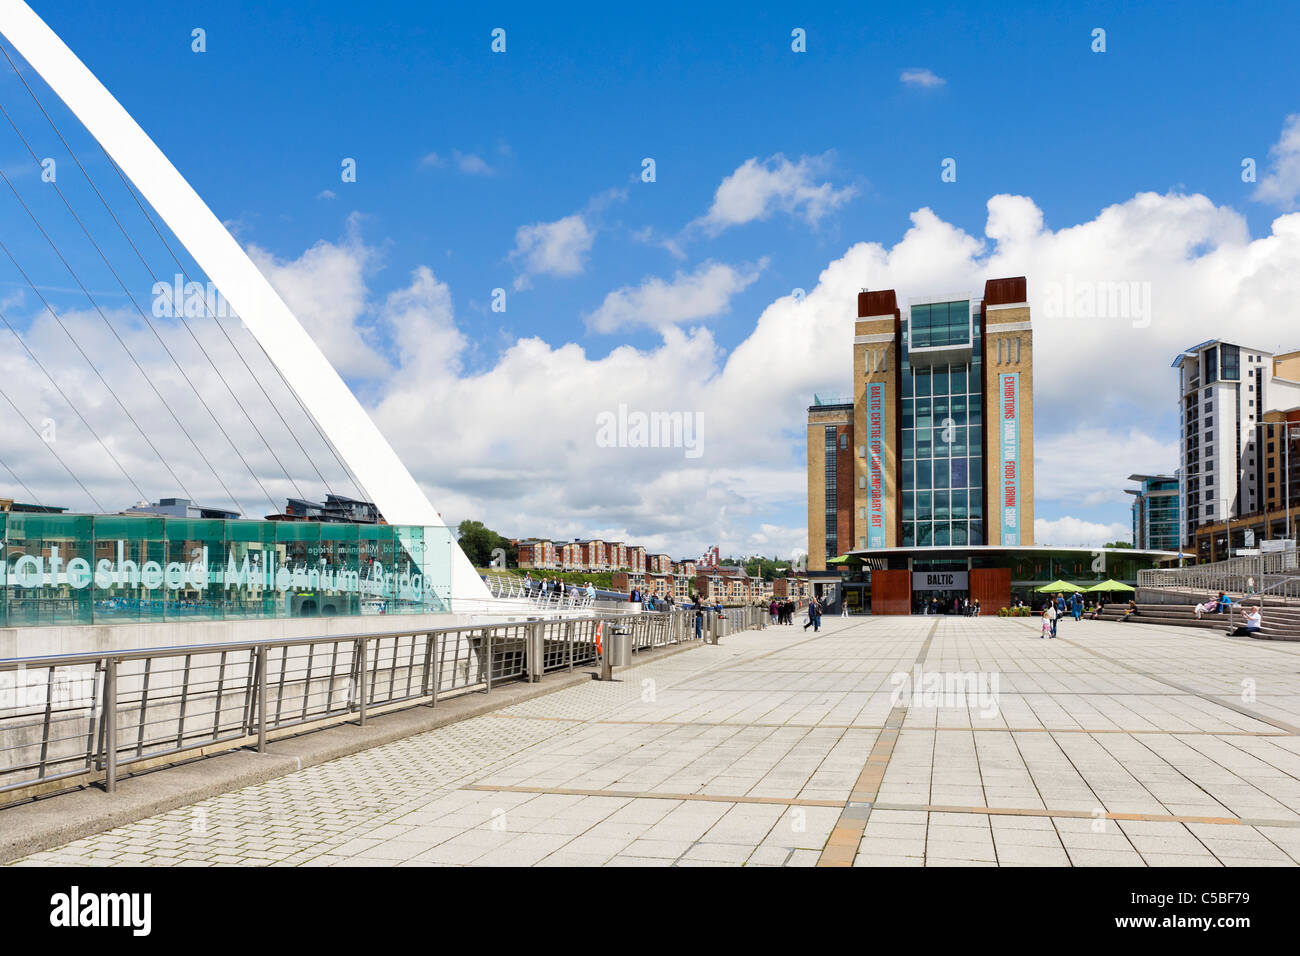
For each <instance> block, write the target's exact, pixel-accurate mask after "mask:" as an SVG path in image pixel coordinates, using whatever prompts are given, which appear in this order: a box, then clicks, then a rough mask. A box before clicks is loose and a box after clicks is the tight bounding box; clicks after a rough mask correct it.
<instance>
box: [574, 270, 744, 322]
mask: <svg viewBox="0 0 1300 956" xmlns="http://www.w3.org/2000/svg"><path fill="white" fill-rule="evenodd" d="M764 265H765V263H759V264H758V265H757V266H755V267H753V268H745V269H737V268H734V267H732V266H729V265H724V264H723V263H720V262H706V263H704V264H703V265H701V266H699V267H698V268H697V269H696V270H695V271H694V272H689V273H683V272H678V273H677V274H676V275H674V276H673V278H672V279H671V280H668V281H665V280H664V279H661V278H659V277H658V276H651V277H649V278H647V279H645V280H643V281H642V283H641V284H640V285H638V286H624V287H623V288H621V289H617V290H615V291H613V292H611V293H609V295H607V296H605V301H604V302H602V303H601V305H600V308H598V309H596V311H595V312H593V313H591V315H589V316H587V326H588V328H591V329H594V330H595V331H597V332H615V331H618V330H619V329H631V328H635V327H638V326H648V327H650V328H662V327H664V326H669V325H677V324H679V323H682V322H692V321H695V320H698V319H706V318H709V317H710V316H714V315H718V314H720V313H722V312H725V311H727V309H728V308H729V307H730V304H731V299H732V297H733V296H734V295H736V293H738V292H741V291H743V290H744V289H746V288H748V287H749V286H750V285H752V284H753V283H754V282H755V280H757V279H758V276H759V273H760V272H761V271H762V269H763V266H764Z"/></svg>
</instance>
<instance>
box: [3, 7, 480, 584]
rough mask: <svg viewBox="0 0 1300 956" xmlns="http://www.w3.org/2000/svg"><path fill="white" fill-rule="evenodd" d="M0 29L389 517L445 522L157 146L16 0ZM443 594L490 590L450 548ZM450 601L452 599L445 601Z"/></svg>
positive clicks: (254, 268)
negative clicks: (155, 217) (188, 258)
mask: <svg viewBox="0 0 1300 956" xmlns="http://www.w3.org/2000/svg"><path fill="white" fill-rule="evenodd" d="M0 33H2V34H4V36H5V38H6V39H8V41H9V42H10V43H11V44H12V45H13V46H14V48H15V49H16V50H17V51H18V52H19V53H20V54H21V55H22V56H23V58H24V59H25V60H26V61H27V62H28V64H29V65H30V66H31V67H32V69H33V70H35V71H36V73H38V74H39V75H40V77H41V79H42V80H44V81H45V83H46V84H47V85H48V86H49V88H50V89H51V90H53V91H54V93H55V94H56V95H57V96H58V97H59V99H61V100H62V101H63V102H64V103H65V104H66V105H67V107H68V109H69V110H71V111H72V113H73V114H74V115H75V116H76V117H77V119H78V120H80V121H81V123H82V125H83V126H85V128H86V129H87V130H88V131H89V132H90V134H91V135H92V136H93V137H94V138H95V139H96V140H97V141H98V142H99V144H100V145H101V146H102V147H103V148H104V150H105V151H106V152H107V153H108V155H109V156H110V157H112V159H113V161H114V162H115V163H117V165H118V166H119V167H120V168H121V170H122V172H123V173H124V174H125V175H126V177H127V178H128V179H130V180H131V182H132V183H133V184H134V185H135V187H136V188H137V189H138V190H139V191H140V193H141V195H143V196H144V198H145V199H146V200H147V201H148V202H149V204H150V205H151V206H152V207H153V208H154V211H155V212H157V213H158V215H159V216H160V217H161V218H162V220H163V221H164V222H165V223H166V224H167V226H168V228H169V229H171V231H172V233H173V234H174V235H175V236H176V238H177V239H178V240H179V241H180V242H181V243H182V244H183V245H184V246H185V248H186V250H187V251H188V252H189V254H190V255H191V256H192V257H193V259H194V261H195V262H196V263H198V265H199V267H200V268H201V269H202V270H203V271H204V272H206V273H207V275H208V278H209V279H211V281H212V283H213V284H214V285H215V286H216V287H217V289H218V290H219V291H220V292H221V294H222V296H224V297H225V299H226V301H228V302H229V303H230V305H231V307H232V308H233V309H234V310H235V312H236V313H237V314H238V315H239V317H240V319H241V320H242V321H243V322H244V324H245V325H246V326H247V327H248V329H249V331H250V332H252V334H253V336H254V337H255V338H256V339H257V340H258V342H259V343H261V346H262V348H263V349H265V351H266V354H267V355H268V356H269V357H270V359H271V361H272V362H274V363H275V365H276V367H277V368H278V369H279V370H280V372H281V374H282V375H283V376H284V379H285V382H286V383H287V384H288V386H289V387H290V388H291V389H293V391H294V392H295V393H297V395H298V397H299V398H300V399H301V400H302V403H303V405H304V407H305V408H306V409H307V411H308V412H309V413H310V414H311V415H312V417H313V418H315V419H316V421H317V423H318V424H319V425H320V427H321V429H322V431H323V432H324V433H325V435H326V437H327V438H328V439H329V441H330V442H331V443H333V445H334V447H335V448H336V449H337V450H338V452H339V454H340V455H341V456H342V458H343V460H344V461H345V462H346V463H347V466H348V467H349V468H350V469H351V470H352V472H353V474H355V475H356V477H357V480H358V481H359V482H360V483H361V486H362V488H363V489H364V490H365V492H366V493H367V494H368V495H369V496H370V497H371V498H372V499H373V500H374V502H375V504H376V505H377V506H378V507H379V510H380V511H381V512H383V515H384V518H385V519H386V520H387V521H389V522H390V523H392V524H407V525H424V526H428V527H445V523H444V522H443V520H442V517H441V516H440V515H439V514H438V511H437V509H435V508H434V507H433V505H432V503H431V502H430V501H429V499H428V497H426V495H425V494H424V492H423V491H421V490H420V486H419V485H418V484H417V483H416V481H415V479H414V478H413V477H412V476H411V473H410V472H409V471H407V469H406V466H405V465H404V464H403V463H402V461H401V459H400V458H398V456H397V453H396V452H394V451H393V449H392V446H391V445H389V444H388V440H387V439H385V438H384V436H383V434H382V433H381V432H380V431H379V429H378V428H377V427H376V426H375V423H374V422H373V421H371V419H370V416H369V415H367V414H366V411H365V409H364V408H362V407H361V403H360V402H359V401H357V398H356V396H355V395H353V394H352V390H351V389H350V388H348V386H347V384H346V383H345V382H344V381H343V378H342V377H341V376H340V375H339V374H338V372H337V371H335V369H334V367H333V366H332V365H331V364H330V363H329V360H328V359H326V358H325V355H324V354H323V353H322V352H321V350H320V349H319V348H318V347H317V345H316V343H315V341H314V340H313V339H312V337H311V336H310V335H308V334H307V331H306V329H304V328H303V327H302V324H301V323H300V322H299V321H298V319H297V317H296V316H294V314H293V312H291V311H290V310H289V307H288V306H287V305H285V303H284V301H283V300H282V299H281V298H280V296H279V295H278V294H276V291H275V290H274V289H273V288H272V287H271V284H270V283H269V282H268V281H267V280H266V277H265V276H263V275H262V273H261V271H260V270H259V269H258V268H257V266H256V265H254V264H253V262H252V260H251V259H249V258H248V256H247V255H246V254H245V253H244V250H243V249H241V248H240V246H239V243H238V242H236V241H235V238H234V237H233V236H232V235H231V234H230V233H229V232H228V231H227V230H226V227H225V226H223V225H222V224H221V221H220V220H219V219H218V218H217V217H216V216H215V215H213V213H212V210H210V209H209V208H208V207H207V204H206V203H204V202H203V200H202V199H201V198H200V197H199V194H198V193H197V192H195V191H194V188H193V187H192V186H190V184H189V183H188V182H186V181H185V177H183V176H182V175H181V174H180V172H179V171H178V170H177V169H176V167H175V166H173V165H172V164H171V162H170V160H168V159H167V157H166V156H164V155H163V152H162V150H160V149H159V148H158V146H157V145H156V144H155V143H154V142H153V140H151V139H150V138H149V136H148V134H146V133H145V131H144V130H143V129H141V128H140V125H139V124H138V123H136V121H135V120H134V119H132V118H131V116H130V114H128V113H127V111H126V110H125V109H123V107H122V105H121V104H120V103H118V102H117V100H116V99H115V98H114V97H113V95H112V94H111V93H110V92H109V91H108V90H107V89H106V88H105V87H104V85H103V84H102V83H100V82H99V80H98V79H96V77H95V75H94V74H93V73H91V71H90V70H89V69H88V68H87V67H86V65H85V64H84V63H82V62H81V60H80V59H78V58H77V56H76V54H74V53H73V52H72V51H71V50H70V49H69V48H68V46H67V45H66V44H65V43H64V42H63V41H62V40H61V39H59V37H58V36H57V35H56V34H55V33H54V31H53V30H51V29H50V28H49V27H48V26H47V25H46V24H45V22H44V21H43V20H42V19H41V18H40V17H39V16H37V15H36V13H35V12H34V11H33V10H32V9H31V7H29V6H28V5H27V4H26V3H25V2H23V0H0ZM451 596H452V600H453V601H457V600H470V601H473V600H479V599H486V598H490V593H489V591H488V589H487V587H486V586H485V585H484V583H483V581H482V579H481V578H480V577H479V575H478V573H477V572H476V571H475V570H474V568H473V566H472V565H471V564H470V562H469V559H468V558H467V557H466V556H465V553H464V552H463V551H462V550H461V549H460V548H459V547H458V546H453V548H452V567H451ZM453 606H454V605H453Z"/></svg>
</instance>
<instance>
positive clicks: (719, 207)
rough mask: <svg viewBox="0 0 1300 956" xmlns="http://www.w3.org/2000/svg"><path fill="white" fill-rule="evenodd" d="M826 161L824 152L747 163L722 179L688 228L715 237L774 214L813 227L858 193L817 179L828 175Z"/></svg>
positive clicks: (827, 161) (771, 157)
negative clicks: (706, 206)
mask: <svg viewBox="0 0 1300 956" xmlns="http://www.w3.org/2000/svg"><path fill="white" fill-rule="evenodd" d="M830 160H831V154H829V153H825V154H823V155H821V156H801V157H799V161H798V162H794V163H792V162H790V160H788V159H787V158H786V157H785V156H783V155H782V154H780V153H777V154H776V155H775V156H770V157H768V158H767V159H764V160H760V159H758V158H757V157H752V158H750V159H747V160H745V162H744V163H742V164H741V165H740V167H739V168H738V169H736V171H735V172H733V173H731V174H730V175H729V176H727V177H726V178H725V179H723V180H722V183H721V184H720V185H719V186H718V188H717V191H716V192H715V193H714V195H713V204H712V205H711V206H710V207H709V211H708V212H707V213H705V215H704V216H702V217H701V218H700V219H697V220H696V221H695V222H694V223H693V224H692V225H694V226H698V227H700V228H703V229H704V230H705V231H707V232H709V233H711V234H717V233H719V232H722V231H723V230H724V229H728V228H730V227H731V226H740V225H744V224H746V223H750V222H754V221H755V220H761V219H768V218H770V217H771V216H772V215H773V214H774V213H777V212H784V213H787V214H789V215H792V216H794V215H798V216H802V217H803V218H804V219H805V220H806V221H807V222H808V223H809V224H811V225H816V224H817V223H818V222H819V221H820V220H821V219H822V217H823V216H825V215H826V214H827V213H830V212H833V211H834V210H836V209H838V208H839V207H840V206H842V205H844V204H845V203H846V202H848V201H849V200H850V199H852V198H853V197H854V196H855V195H856V194H857V188H856V187H854V186H842V187H839V188H836V187H835V186H834V185H833V184H832V183H831V182H829V181H828V180H822V181H820V182H819V181H818V180H819V179H821V178H822V177H823V176H825V175H826V174H827V172H828V171H829V168H830V165H831V163H830Z"/></svg>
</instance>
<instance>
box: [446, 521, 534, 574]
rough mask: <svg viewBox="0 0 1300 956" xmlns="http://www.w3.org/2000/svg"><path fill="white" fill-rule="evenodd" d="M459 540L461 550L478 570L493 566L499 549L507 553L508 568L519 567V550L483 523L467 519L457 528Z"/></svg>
mask: <svg viewBox="0 0 1300 956" xmlns="http://www.w3.org/2000/svg"><path fill="white" fill-rule="evenodd" d="M456 535H457V540H458V541H459V543H460V547H461V550H462V551H464V552H465V556H466V557H468V558H469V560H470V564H472V565H474V567H476V568H486V567H489V566H490V565H491V564H492V555H493V552H494V551H496V550H497V549H498V548H499V549H500V550H502V551H504V552H505V555H506V567H517V566H518V565H519V548H518V547H516V546H515V545H513V544H511V543H510V540H509V539H508V538H503V537H502V536H501V535H499V534H497V533H496V532H495V531H493V530H492V529H491V528H489V527H487V526H486V525H485V524H483V522H481V521H472V520H470V519H469V518H466V519H465V520H464V521H462V522H461V523H460V525H459V526H458V527H457V528H456Z"/></svg>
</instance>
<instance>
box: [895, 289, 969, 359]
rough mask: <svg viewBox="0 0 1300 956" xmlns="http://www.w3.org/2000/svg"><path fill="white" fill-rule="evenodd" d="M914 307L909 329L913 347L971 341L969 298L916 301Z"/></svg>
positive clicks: (940, 345)
mask: <svg viewBox="0 0 1300 956" xmlns="http://www.w3.org/2000/svg"><path fill="white" fill-rule="evenodd" d="M910 311H911V315H910V316H909V318H908V331H909V336H910V338H911V347H912V348H915V349H928V348H939V347H943V346H949V345H970V344H971V334H972V329H971V324H972V323H971V318H970V301H969V300H964V301H961V302H935V303H931V304H929V305H914V306H912V308H911V310H910Z"/></svg>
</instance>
